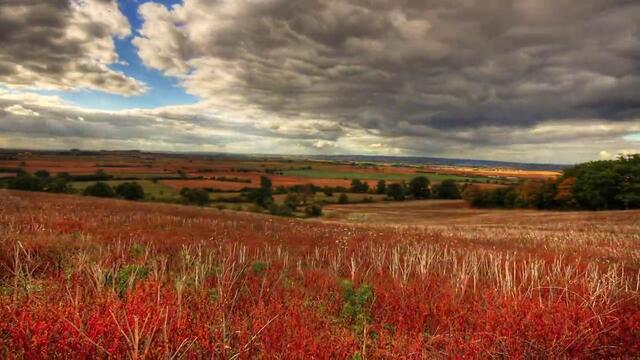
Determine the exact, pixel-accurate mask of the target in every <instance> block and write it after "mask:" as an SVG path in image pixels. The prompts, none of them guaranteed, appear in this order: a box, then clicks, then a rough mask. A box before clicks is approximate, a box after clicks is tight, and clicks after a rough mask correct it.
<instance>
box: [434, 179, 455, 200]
mask: <svg viewBox="0 0 640 360" xmlns="http://www.w3.org/2000/svg"><path fill="white" fill-rule="evenodd" d="M433 195H434V197H435V198H438V199H451V200H452V199H460V198H461V195H460V189H458V185H457V184H456V183H455V181H453V180H450V179H447V180H443V181H442V182H441V183H440V184H437V185H435V186H434V187H433Z"/></svg>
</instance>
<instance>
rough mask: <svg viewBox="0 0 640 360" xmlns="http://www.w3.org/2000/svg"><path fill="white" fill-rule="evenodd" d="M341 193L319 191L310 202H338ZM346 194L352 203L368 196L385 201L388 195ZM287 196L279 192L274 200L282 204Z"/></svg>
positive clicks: (374, 199) (375, 200) (376, 200)
mask: <svg viewBox="0 0 640 360" xmlns="http://www.w3.org/2000/svg"><path fill="white" fill-rule="evenodd" d="M340 195H341V193H334V194H333V196H327V195H325V194H324V193H322V192H318V193H316V194H315V195H314V196H313V200H311V201H310V202H320V201H323V202H326V203H331V204H337V203H338V198H339V197H340ZM346 195H347V197H348V198H349V202H350V203H357V202H362V201H363V200H364V199H365V198H367V197H368V198H371V199H372V200H373V201H374V202H378V201H383V200H384V199H385V198H386V195H378V194H355V193H348V194H346ZM286 197H287V194H278V195H274V196H273V200H274V201H275V202H276V203H277V204H282V203H284V199H285V198H286Z"/></svg>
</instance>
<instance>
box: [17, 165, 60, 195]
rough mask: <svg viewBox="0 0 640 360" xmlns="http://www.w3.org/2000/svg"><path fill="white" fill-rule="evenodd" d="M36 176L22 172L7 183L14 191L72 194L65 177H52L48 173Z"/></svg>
mask: <svg viewBox="0 0 640 360" xmlns="http://www.w3.org/2000/svg"><path fill="white" fill-rule="evenodd" d="M36 174H38V175H36V176H33V175H31V174H29V173H28V172H24V171H22V172H20V173H18V174H17V176H16V177H14V178H11V179H9V180H8V182H7V187H8V188H9V189H14V190H25V191H44V192H52V193H68V192H71V187H70V186H69V183H68V182H67V180H66V179H65V178H64V176H61V175H58V176H55V177H52V176H51V175H50V174H49V172H47V171H43V170H40V171H37V172H36Z"/></svg>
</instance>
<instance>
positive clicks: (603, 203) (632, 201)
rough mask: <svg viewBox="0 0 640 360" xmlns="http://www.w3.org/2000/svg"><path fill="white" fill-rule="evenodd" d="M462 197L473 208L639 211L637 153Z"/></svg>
mask: <svg viewBox="0 0 640 360" xmlns="http://www.w3.org/2000/svg"><path fill="white" fill-rule="evenodd" d="M463 197H464V199H465V200H467V201H468V202H469V203H470V204H471V205H472V206H474V207H485V208H534V209H558V210H563V209H564V210H580V209H583V210H623V209H637V208H640V154H633V155H626V156H622V155H621V156H620V157H618V158H617V159H616V160H599V161H590V162H586V163H582V164H578V165H575V166H572V167H570V168H567V169H565V170H564V171H563V173H562V176H560V177H559V178H557V179H549V180H546V181H534V180H528V181H525V182H523V183H521V184H519V185H517V186H511V187H504V188H497V189H491V190H484V189H481V188H479V187H478V186H475V185H469V186H467V187H466V188H465V189H464V191H463Z"/></svg>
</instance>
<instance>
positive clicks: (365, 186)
mask: <svg viewBox="0 0 640 360" xmlns="http://www.w3.org/2000/svg"><path fill="white" fill-rule="evenodd" d="M367 191H369V183H367V182H366V181H364V182H363V181H360V179H353V180H351V192H354V193H366V192H367Z"/></svg>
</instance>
